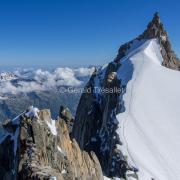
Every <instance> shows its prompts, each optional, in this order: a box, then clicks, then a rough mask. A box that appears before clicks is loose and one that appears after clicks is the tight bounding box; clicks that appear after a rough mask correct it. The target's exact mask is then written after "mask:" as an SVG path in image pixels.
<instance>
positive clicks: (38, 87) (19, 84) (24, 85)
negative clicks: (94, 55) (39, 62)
mask: <svg viewBox="0 0 180 180" xmlns="http://www.w3.org/2000/svg"><path fill="white" fill-rule="evenodd" d="M93 71H94V67H92V68H75V69H72V68H67V67H66V68H57V69H55V70H54V71H47V70H43V69H37V70H33V69H21V70H16V71H14V72H13V73H3V75H2V78H1V79H0V95H5V94H18V93H28V92H33V91H45V90H52V89H57V88H58V87H61V86H70V87H79V86H81V85H83V84H84V83H85V81H86V80H87V79H88V78H89V77H90V76H91V74H92V73H93ZM8 76H10V77H8Z"/></svg>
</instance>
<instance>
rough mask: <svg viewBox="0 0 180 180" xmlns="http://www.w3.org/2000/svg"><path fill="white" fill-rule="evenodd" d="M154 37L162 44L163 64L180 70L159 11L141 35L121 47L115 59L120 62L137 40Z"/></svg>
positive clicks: (179, 62) (179, 64)
mask: <svg viewBox="0 0 180 180" xmlns="http://www.w3.org/2000/svg"><path fill="white" fill-rule="evenodd" d="M153 38H157V39H158V40H159V43H160V45H161V54H162V57H163V59H164V61H163V62H162V65H163V66H165V67H167V68H170V69H174V70H180V61H179V59H178V58H177V56H176V54H175V53H174V51H173V50H172V46H171V43H170V41H169V37H168V34H167V32H166V30H165V29H164V25H163V24H162V23H161V20H160V16H159V13H155V14H154V17H153V19H152V21H151V22H150V23H149V24H148V26H147V29H146V30H145V31H144V32H143V33H142V34H141V35H139V36H138V37H137V38H135V39H134V40H132V41H130V42H128V43H125V44H123V45H122V46H121V47H120V48H119V51H118V55H117V57H116V58H115V61H116V62H119V61H120V60H121V59H122V58H123V57H124V56H125V55H126V52H127V51H128V50H129V49H130V48H131V46H132V44H133V42H134V41H135V40H138V41H141V40H147V39H153Z"/></svg>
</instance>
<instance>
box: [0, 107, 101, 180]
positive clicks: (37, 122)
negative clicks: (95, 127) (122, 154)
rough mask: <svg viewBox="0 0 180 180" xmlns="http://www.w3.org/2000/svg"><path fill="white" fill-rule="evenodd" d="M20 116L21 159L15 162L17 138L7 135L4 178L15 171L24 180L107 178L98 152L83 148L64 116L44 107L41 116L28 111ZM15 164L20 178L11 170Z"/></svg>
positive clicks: (0, 153) (1, 153) (0, 162)
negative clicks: (30, 116) (15, 141)
mask: <svg viewBox="0 0 180 180" xmlns="http://www.w3.org/2000/svg"><path fill="white" fill-rule="evenodd" d="M19 119H20V125H19V127H18V126H17V127H18V128H20V130H19V134H18V144H19V145H18V146H17V150H16V156H17V157H18V159H19V160H18V161H17V163H16V166H14V164H12V162H13V159H14V155H12V154H13V153H14V151H12V150H11V149H13V148H14V142H13V141H11V139H10V138H9V136H7V138H5V139H4V140H3V141H2V142H1V143H0V168H1V171H0V175H1V179H5V180H6V179H7V180H9V179H13V178H12V176H13V175H14V179H22V180H24V179H53V178H54V179H57V180H76V179H78V180H101V179H103V175H102V170H101V166H100V164H99V161H98V159H97V157H96V155H95V154H94V153H93V152H90V153H87V152H85V151H81V150H80V148H79V146H78V144H77V142H76V141H75V140H74V139H72V140H71V139H70V137H69V132H68V128H67V125H66V122H65V121H64V120H63V119H60V118H59V119H58V120H57V121H54V120H52V119H51V114H50V111H49V110H42V111H40V112H39V118H38V119H37V118H33V119H31V118H29V117H26V116H25V115H22V116H21V117H20V118H19ZM10 126H11V125H10ZM17 127H16V128H17ZM30 127H31V128H30ZM6 155H7V156H6ZM2 157H3V158H2ZM4 160H6V163H5V162H4ZM4 163H5V164H4ZM13 167H18V169H15V170H14V172H17V178H16V176H15V174H12V173H11V172H12V169H13ZM9 177H10V178H9Z"/></svg>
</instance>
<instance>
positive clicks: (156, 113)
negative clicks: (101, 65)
mask: <svg viewBox="0 0 180 180" xmlns="http://www.w3.org/2000/svg"><path fill="white" fill-rule="evenodd" d="M162 61H163V59H162V56H161V53H160V46H159V44H158V42H157V40H155V39H153V40H148V41H146V42H144V43H143V44H142V45H140V46H139V47H137V48H136V49H133V50H132V51H130V52H129V53H128V54H127V56H126V58H124V59H123V60H122V66H121V67H120V68H119V70H118V76H119V78H120V79H122V83H123V84H124V85H127V89H126V92H125V94H124V96H123V101H124V106H125V109H126V110H125V112H123V113H120V114H118V115H117V119H118V121H119V128H118V133H119V135H120V138H121V140H122V142H123V145H122V146H120V147H119V148H120V149H121V150H122V151H123V153H124V154H125V155H127V156H128V159H129V163H130V164H132V165H134V166H136V167H138V169H139V172H138V176H139V180H180V153H179V152H180V72H179V71H174V70H171V69H168V68H165V67H163V66H162V65H161V63H162ZM128 179H129V180H133V178H132V177H128Z"/></svg>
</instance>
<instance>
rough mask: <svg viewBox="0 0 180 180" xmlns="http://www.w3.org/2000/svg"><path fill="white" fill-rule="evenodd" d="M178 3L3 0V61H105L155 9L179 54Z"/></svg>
mask: <svg viewBox="0 0 180 180" xmlns="http://www.w3.org/2000/svg"><path fill="white" fill-rule="evenodd" d="M179 9H180V2H179V1H178V0H171V1H170V0H151V1H147V0H21V1H20V0H0V65H1V66H79V65H82V66H87V65H93V64H104V63H107V62H109V61H111V60H112V59H113V58H114V57H115V56H116V53H117V50H118V48H119V46H120V45H121V44H122V43H124V42H127V41H128V40H131V39H132V38H134V37H136V36H137V35H138V34H140V33H141V32H142V31H143V30H144V29H145V27H146V25H147V23H148V22H149V21H150V20H151V18H152V15H153V13H154V12H155V11H159V12H160V15H161V19H162V21H163V23H164V25H165V27H166V30H167V31H168V33H169V36H170V39H171V42H172V44H173V47H174V50H175V51H176V53H177V54H178V55H180V23H179V19H180V10H179Z"/></svg>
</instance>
